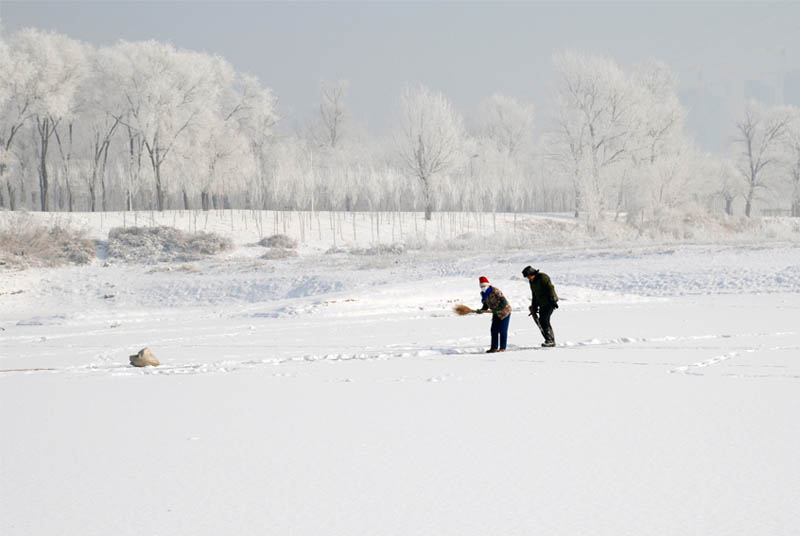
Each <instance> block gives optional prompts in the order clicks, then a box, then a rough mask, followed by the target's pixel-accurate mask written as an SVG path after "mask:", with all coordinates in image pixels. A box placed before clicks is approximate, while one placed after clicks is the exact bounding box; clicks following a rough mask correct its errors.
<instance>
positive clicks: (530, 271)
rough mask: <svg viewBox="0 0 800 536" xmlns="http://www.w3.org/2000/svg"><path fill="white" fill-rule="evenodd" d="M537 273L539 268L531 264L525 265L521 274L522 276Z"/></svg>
mask: <svg viewBox="0 0 800 536" xmlns="http://www.w3.org/2000/svg"><path fill="white" fill-rule="evenodd" d="M538 273H539V270H537V269H536V268H533V267H531V266H526V267H525V268H523V269H522V276H523V277H530V276H532V275H536V274H538Z"/></svg>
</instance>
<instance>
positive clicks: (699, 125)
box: [678, 88, 730, 153]
mask: <svg viewBox="0 0 800 536" xmlns="http://www.w3.org/2000/svg"><path fill="white" fill-rule="evenodd" d="M678 100H680V102H681V104H683V106H684V107H685V108H686V112H687V117H686V130H687V131H688V132H690V133H692V134H694V136H695V140H696V141H697V144H698V146H699V147H700V148H701V149H703V150H705V151H709V152H714V153H718V152H722V151H723V149H724V148H725V145H726V141H725V135H726V132H727V131H728V130H729V125H728V123H729V122H730V119H729V117H728V116H727V114H726V112H725V100H724V99H723V98H722V97H719V96H717V95H713V94H711V93H709V92H708V91H706V90H704V89H702V88H691V89H685V90H683V91H679V92H678Z"/></svg>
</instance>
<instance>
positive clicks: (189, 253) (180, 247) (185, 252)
mask: <svg viewBox="0 0 800 536" xmlns="http://www.w3.org/2000/svg"><path fill="white" fill-rule="evenodd" d="M231 248H233V242H232V241H231V240H230V239H229V238H225V237H222V236H220V235H217V234H214V233H205V232H199V233H194V234H193V233H186V232H183V231H180V230H178V229H175V228H172V227H163V226H162V227H115V228H113V229H111V230H110V231H109V232H108V256H109V257H112V258H118V259H122V260H125V261H129V262H144V263H148V262H187V261H195V260H199V259H201V258H203V257H205V256H208V255H216V254H217V253H220V252H222V251H226V250H229V249H231Z"/></svg>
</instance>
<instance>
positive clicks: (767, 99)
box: [744, 80, 776, 106]
mask: <svg viewBox="0 0 800 536" xmlns="http://www.w3.org/2000/svg"><path fill="white" fill-rule="evenodd" d="M751 99H752V100H756V101H758V102H761V103H763V104H766V105H768V106H773V105H775V104H776V102H775V88H774V87H772V85H770V84H765V83H764V82H761V81H759V80H745V81H744V100H745V101H749V100H751Z"/></svg>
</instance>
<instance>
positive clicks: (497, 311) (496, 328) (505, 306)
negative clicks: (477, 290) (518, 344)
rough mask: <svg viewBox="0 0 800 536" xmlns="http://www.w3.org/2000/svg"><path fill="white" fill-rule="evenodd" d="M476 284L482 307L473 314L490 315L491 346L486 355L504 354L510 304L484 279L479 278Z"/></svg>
mask: <svg viewBox="0 0 800 536" xmlns="http://www.w3.org/2000/svg"><path fill="white" fill-rule="evenodd" d="M478 283H479V284H480V286H481V301H482V302H483V307H481V308H480V309H477V310H476V311H475V312H476V313H478V314H481V313H488V312H491V313H492V329H491V333H492V345H491V347H489V349H488V350H486V353H487V354H493V353H494V352H505V351H506V342H507V341H508V323H509V322H510V321H511V304H510V303H508V300H506V297H505V296H503V293H502V292H500V289H499V288H496V287H493V286H491V285H490V284H489V280H488V279H487V278H486V277H484V276H480V277H479V278H478Z"/></svg>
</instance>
